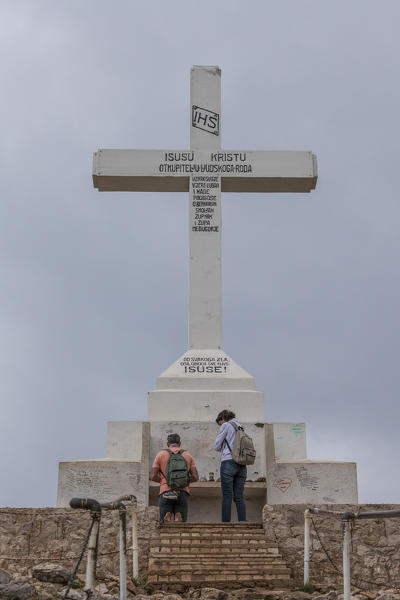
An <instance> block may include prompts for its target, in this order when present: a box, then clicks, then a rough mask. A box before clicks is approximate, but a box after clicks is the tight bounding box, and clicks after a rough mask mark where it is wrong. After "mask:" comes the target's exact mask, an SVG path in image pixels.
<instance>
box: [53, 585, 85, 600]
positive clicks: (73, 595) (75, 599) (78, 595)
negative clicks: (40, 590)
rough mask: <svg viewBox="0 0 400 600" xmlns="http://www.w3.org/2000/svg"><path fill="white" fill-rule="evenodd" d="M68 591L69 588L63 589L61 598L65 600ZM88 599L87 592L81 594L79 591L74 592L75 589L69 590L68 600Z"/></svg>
mask: <svg viewBox="0 0 400 600" xmlns="http://www.w3.org/2000/svg"><path fill="white" fill-rule="evenodd" d="M66 591H67V588H63V589H62V590H61V591H60V592H59V594H60V596H61V598H64V594H65V592H66ZM85 598H86V594H85V592H80V591H79V590H74V589H73V588H72V589H70V590H69V592H68V598H67V600H70V599H71V600H85Z"/></svg>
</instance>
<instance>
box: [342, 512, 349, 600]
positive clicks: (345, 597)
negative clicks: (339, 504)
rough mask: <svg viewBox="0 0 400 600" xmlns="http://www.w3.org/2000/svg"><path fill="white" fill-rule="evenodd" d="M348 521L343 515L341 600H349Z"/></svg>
mask: <svg viewBox="0 0 400 600" xmlns="http://www.w3.org/2000/svg"><path fill="white" fill-rule="evenodd" d="M350 543H351V533H350V519H349V517H348V515H346V513H345V514H344V515H343V600H350V598H351V597H350Z"/></svg>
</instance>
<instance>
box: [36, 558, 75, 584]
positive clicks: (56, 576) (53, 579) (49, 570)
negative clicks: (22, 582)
mask: <svg viewBox="0 0 400 600" xmlns="http://www.w3.org/2000/svg"><path fill="white" fill-rule="evenodd" d="M32 577H34V578H35V579H38V580H39V581H49V582H50V583H68V582H69V579H70V577H71V573H70V572H69V571H67V569H64V567H62V566H61V565H52V564H50V563H47V564H42V565H36V566H35V567H33V569H32Z"/></svg>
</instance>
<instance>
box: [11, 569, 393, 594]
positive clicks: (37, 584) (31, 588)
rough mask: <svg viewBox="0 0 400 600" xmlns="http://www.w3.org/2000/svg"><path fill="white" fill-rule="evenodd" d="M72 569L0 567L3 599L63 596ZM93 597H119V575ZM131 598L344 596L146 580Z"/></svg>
mask: <svg viewBox="0 0 400 600" xmlns="http://www.w3.org/2000/svg"><path fill="white" fill-rule="evenodd" d="M70 576H71V575H70V573H69V572H68V571H67V570H66V569H64V568H63V567H61V566H59V565H51V564H43V565H38V566H36V567H34V568H33V569H32V577H20V576H18V575H16V574H14V575H11V574H10V573H8V572H7V571H4V570H3V569H0V600H61V599H62V598H64V595H65V592H66V591H67V584H68V582H69V580H70ZM83 587H84V583H83V580H82V579H81V578H78V579H76V580H75V581H74V583H73V586H72V588H71V589H70V591H69V593H68V598H70V599H71V600H85V599H86V594H85V592H84V591H83ZM91 598H92V599H93V600H119V585H118V579H117V578H113V579H108V580H107V581H100V582H99V583H98V586H97V588H96V592H95V594H94V596H91ZM352 599H353V600H400V590H399V589H398V590H382V589H381V590H376V591H368V592H367V591H356V590H355V591H353V593H352ZM128 600H343V594H342V592H341V591H339V590H319V591H318V590H317V591H313V592H310V593H306V592H304V591H301V590H267V589H263V588H262V587H254V588H244V589H237V590H231V591H225V590H220V589H215V588H206V587H204V588H202V589H189V590H187V591H185V592H181V593H179V594H177V593H171V592H163V591H159V590H158V591H155V590H151V589H148V588H147V587H146V584H145V583H144V582H143V583H142V584H141V586H140V585H135V584H134V583H133V582H132V581H129V582H128Z"/></svg>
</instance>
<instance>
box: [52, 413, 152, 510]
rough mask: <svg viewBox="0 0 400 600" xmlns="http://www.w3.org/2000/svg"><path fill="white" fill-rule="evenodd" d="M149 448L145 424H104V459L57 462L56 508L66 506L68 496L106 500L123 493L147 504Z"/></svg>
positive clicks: (125, 422) (148, 426)
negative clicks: (105, 431) (105, 438)
mask: <svg viewBox="0 0 400 600" xmlns="http://www.w3.org/2000/svg"><path fill="white" fill-rule="evenodd" d="M149 449H150V425H149V423H141V422H136V421H124V422H118V421H117V422H111V423H108V428H107V457H106V458H100V459H92V460H74V461H69V462H61V463H60V464H59V472H58V493H57V507H63V506H69V501H70V500H71V498H93V499H95V500H98V501H99V502H110V501H111V500H115V499H117V498H118V497H120V496H124V495H126V494H134V495H135V496H136V497H137V500H138V503H139V504H143V505H145V506H147V505H148V502H149V486H148V480H149V468H150V467H149Z"/></svg>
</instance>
